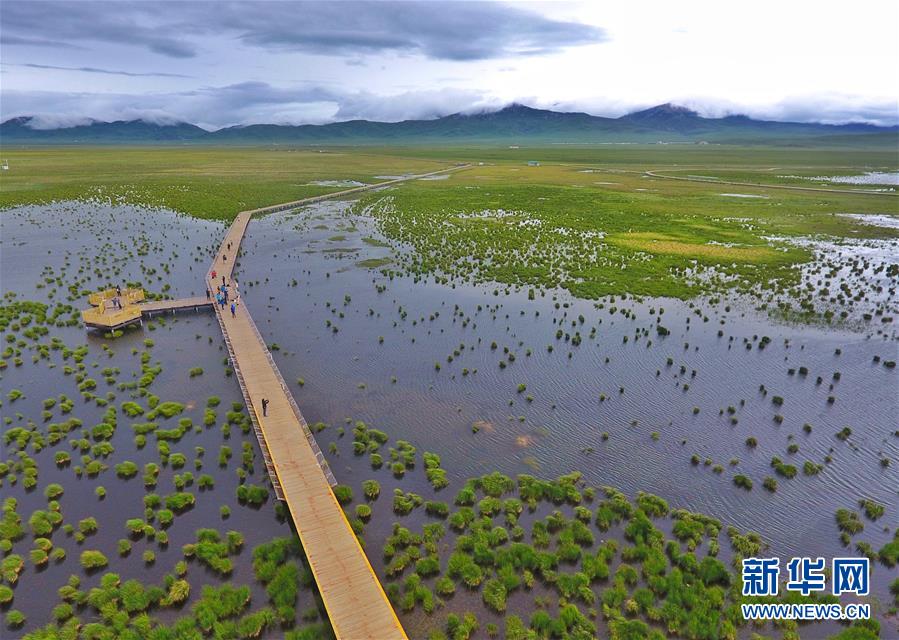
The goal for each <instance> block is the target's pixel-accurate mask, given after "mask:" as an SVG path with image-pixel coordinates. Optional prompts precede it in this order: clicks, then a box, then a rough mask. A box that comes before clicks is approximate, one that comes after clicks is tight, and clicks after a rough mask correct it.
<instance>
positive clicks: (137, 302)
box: [81, 289, 212, 331]
mask: <svg viewBox="0 0 899 640" xmlns="http://www.w3.org/2000/svg"><path fill="white" fill-rule="evenodd" d="M87 299H88V302H90V303H91V304H92V305H93V307H91V308H90V309H85V310H84V311H82V312H81V320H82V321H83V322H84V325H85V326H86V327H88V328H90V329H103V330H106V331H112V330H115V329H121V328H122V327H125V326H127V325H129V324H134V323H135V322H137V323H139V322H141V321H142V319H143V317H144V316H150V315H152V314H154V313H163V312H166V311H170V312H172V313H175V312H176V311H189V310H195V311H199V310H200V309H202V308H205V307H212V300H209V299H207V298H204V297H201V296H198V297H195V298H178V299H177V300H153V301H152V302H144V299H145V294H144V290H143V289H122V290H121V293H119V292H118V291H117V290H116V289H106V290H105V291H98V292H97V293H92V294H90V295H89V296H88V298H87Z"/></svg>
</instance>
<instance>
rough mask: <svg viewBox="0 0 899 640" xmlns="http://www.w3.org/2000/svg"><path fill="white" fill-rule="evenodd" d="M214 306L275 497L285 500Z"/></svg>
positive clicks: (243, 381) (241, 375) (230, 346)
mask: <svg viewBox="0 0 899 640" xmlns="http://www.w3.org/2000/svg"><path fill="white" fill-rule="evenodd" d="M214 307H215V319H216V320H218V323H219V327H220V328H221V330H222V335H223V336H224V337H225V346H227V347H228V357H229V359H230V361H231V368H232V369H234V375H235V376H237V384H238V385H239V386H240V393H241V394H242V395H243V400H244V404H245V405H247V413H248V414H249V416H250V422H251V423H252V424H253V432H254V433H255V434H256V440H258V441H259V449H260V451H261V452H262V459H263V460H264V461H265V470H266V471H267V472H268V477H269V480H271V482H272V489H274V491H275V497H277V498H278V500H281V501H283V500H284V491H283V490H282V489H281V481H280V480H279V479H278V474H277V473H276V472H275V464H274V462H272V454H271V451H269V449H268V443H267V442H266V440H265V433H263V431H262V427H261V426H260V425H259V420H257V419H256V410H255V409H254V405H253V401H252V398H250V392H249V391H248V390H247V383H246V381H245V380H244V378H243V373H242V372H241V370H240V365H239V363H238V362H237V357H236V356H235V355H234V346H233V345H232V344H231V337H230V336H229V335H228V330H227V329H226V328H225V323H224V322H222V315H221V314H222V310H221V309H220V308H219V306H218V305H214ZM247 315H249V314H247ZM263 346H264V345H263Z"/></svg>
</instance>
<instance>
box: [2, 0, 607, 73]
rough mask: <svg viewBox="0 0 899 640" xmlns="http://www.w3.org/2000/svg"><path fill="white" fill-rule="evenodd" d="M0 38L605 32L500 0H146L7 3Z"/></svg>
mask: <svg viewBox="0 0 899 640" xmlns="http://www.w3.org/2000/svg"><path fill="white" fill-rule="evenodd" d="M0 6H2V18H3V34H2V36H0V37H2V42H3V43H4V44H7V45H15V44H23V41H24V40H30V43H29V44H31V45H37V44H39V41H41V40H43V41H45V42H47V44H48V46H49V43H50V42H57V41H58V42H64V43H69V44H73V43H75V42H84V41H90V42H108V43H112V44H118V45H133V46H138V47H144V48H147V49H149V50H151V51H153V52H155V53H158V54H161V55H164V56H169V57H174V58H185V57H192V56H195V55H196V54H197V51H198V49H199V48H200V42H201V40H202V38H203V37H206V36H218V37H231V38H236V39H237V40H239V41H240V42H242V43H243V44H244V45H247V46H250V47H258V48H262V49H268V50H274V51H298V52H304V53H315V54H325V55H333V54H344V55H358V54H365V53H374V52H395V53H400V54H418V55H424V56H426V57H428V58H432V59H441V60H461V61H464V60H484V59H490V58H499V57H506V56H517V55H535V54H543V53H549V52H553V51H558V50H560V49H563V48H565V47H571V46H579V45H585V44H594V43H597V42H602V41H604V40H605V39H606V35H605V32H604V31H603V30H602V29H600V28H599V27H595V26H591V25H586V24H581V23H578V22H571V21H562V20H553V19H551V18H547V17H544V16H541V15H539V14H537V13H533V12H531V11H526V10H523V9H519V8H516V7H512V6H508V5H505V4H499V3H495V2H459V3H452V4H450V5H440V6H435V5H434V4H433V3H428V2H392V1H386V2H352V1H351V2H280V1H268V0H261V1H258V2H233V1H232V2H209V1H208V0H187V1H185V2H178V3H175V2H169V3H164V4H162V5H158V4H155V3H148V2H123V1H119V0H116V1H112V2H95V1H91V0H85V1H83V2H72V1H71V0H63V1H57V0H48V1H42V2H24V1H23V0H5V1H4V2H3V4H2V5H0Z"/></svg>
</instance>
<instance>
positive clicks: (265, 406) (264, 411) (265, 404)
mask: <svg viewBox="0 0 899 640" xmlns="http://www.w3.org/2000/svg"><path fill="white" fill-rule="evenodd" d="M262 416H263V417H266V416H268V398H263V399H262Z"/></svg>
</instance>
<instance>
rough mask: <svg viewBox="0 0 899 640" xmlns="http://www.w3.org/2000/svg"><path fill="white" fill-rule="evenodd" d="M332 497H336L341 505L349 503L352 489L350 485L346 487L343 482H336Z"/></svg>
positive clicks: (351, 497)
mask: <svg viewBox="0 0 899 640" xmlns="http://www.w3.org/2000/svg"><path fill="white" fill-rule="evenodd" d="M333 491H334V497H335V498H337V502H339V503H340V504H342V505H346V504H349V503H350V502H352V501H353V489H352V487H348V486H347V485H345V484H338V485H335V486H334V489H333Z"/></svg>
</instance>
